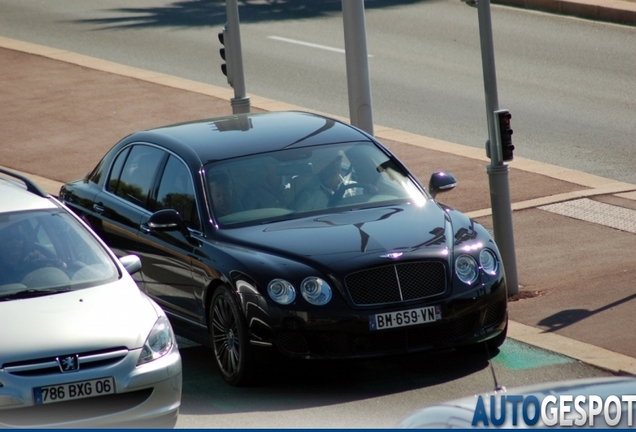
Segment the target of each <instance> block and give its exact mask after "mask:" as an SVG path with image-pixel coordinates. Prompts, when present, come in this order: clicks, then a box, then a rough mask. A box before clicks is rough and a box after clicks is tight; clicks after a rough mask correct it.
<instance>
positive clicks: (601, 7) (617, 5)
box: [493, 0, 636, 26]
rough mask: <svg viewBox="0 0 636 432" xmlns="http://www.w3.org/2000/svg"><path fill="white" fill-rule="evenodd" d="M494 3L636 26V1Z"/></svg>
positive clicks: (517, 0)
mask: <svg viewBox="0 0 636 432" xmlns="http://www.w3.org/2000/svg"><path fill="white" fill-rule="evenodd" d="M493 3H497V4H501V5H505V6H514V7H519V8H524V9H531V10H537V11H541V12H549V13H554V14H559V15H568V16H573V17H577V18H584V19H589V20H594V21H604V22H610V23H615V24H624V25H630V26H636V3H632V2H629V1H621V0H601V1H598V0H575V1H572V0H495V1H493Z"/></svg>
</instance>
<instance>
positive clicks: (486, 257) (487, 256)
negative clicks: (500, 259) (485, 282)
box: [479, 249, 498, 275]
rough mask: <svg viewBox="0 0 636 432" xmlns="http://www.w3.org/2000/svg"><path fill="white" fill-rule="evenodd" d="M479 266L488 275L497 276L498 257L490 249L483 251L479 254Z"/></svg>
mask: <svg viewBox="0 0 636 432" xmlns="http://www.w3.org/2000/svg"><path fill="white" fill-rule="evenodd" d="M479 264H480V265H481V268H482V269H483V270H484V271H485V272H486V273H488V274H491V275H494V274H497V267H498V265H497V264H498V263H497V257H496V256H495V253H494V252H493V251H491V250H490V249H482V251H481V252H479Z"/></svg>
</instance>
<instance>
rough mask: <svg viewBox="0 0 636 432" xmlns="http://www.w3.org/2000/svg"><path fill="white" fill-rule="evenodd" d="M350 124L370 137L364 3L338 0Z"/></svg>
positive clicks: (353, 0) (371, 128)
mask: <svg viewBox="0 0 636 432" xmlns="http://www.w3.org/2000/svg"><path fill="white" fill-rule="evenodd" d="M342 21H343V26H344V40H345V56H346V59H347V89H348V91H349V117H350V119H351V124H352V125H354V126H356V127H359V128H360V129H362V130H363V131H365V132H367V133H368V134H370V135H373V110H372V104H371V84H370V78H369V56H368V54H367V36H366V28H365V19H364V0H342Z"/></svg>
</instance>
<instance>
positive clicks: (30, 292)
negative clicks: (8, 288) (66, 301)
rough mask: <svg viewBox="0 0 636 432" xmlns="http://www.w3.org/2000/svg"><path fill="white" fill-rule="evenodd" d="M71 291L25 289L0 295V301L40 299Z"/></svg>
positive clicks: (66, 289)
mask: <svg viewBox="0 0 636 432" xmlns="http://www.w3.org/2000/svg"><path fill="white" fill-rule="evenodd" d="M68 291H71V289H70V288H45V289H32V288H31V289H25V290H22V291H18V292H14V293H9V294H5V295H0V301H3V300H17V299H26V298H33V297H42V296H46V295H50V294H60V293H64V292H68Z"/></svg>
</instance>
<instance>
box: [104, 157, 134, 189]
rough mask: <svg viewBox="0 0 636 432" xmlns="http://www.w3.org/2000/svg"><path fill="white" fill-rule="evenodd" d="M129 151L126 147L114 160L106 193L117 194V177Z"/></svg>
mask: <svg viewBox="0 0 636 432" xmlns="http://www.w3.org/2000/svg"><path fill="white" fill-rule="evenodd" d="M129 151H130V147H126V148H125V149H124V150H122V151H121V153H119V154H118V155H117V157H116V158H115V162H113V169H112V170H111V172H110V178H109V180H108V184H107V185H106V190H107V191H110V192H112V193H115V194H116V193H117V186H119V176H120V175H121V170H122V168H123V167H124V163H125V162H126V157H127V156H128V152H129Z"/></svg>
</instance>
